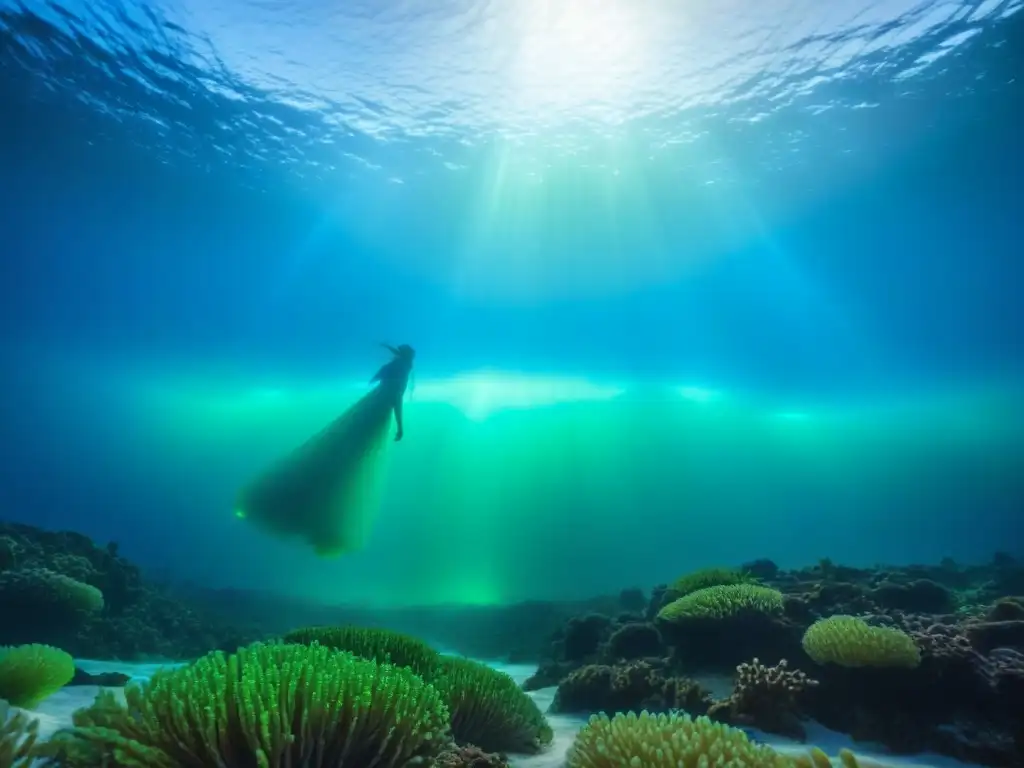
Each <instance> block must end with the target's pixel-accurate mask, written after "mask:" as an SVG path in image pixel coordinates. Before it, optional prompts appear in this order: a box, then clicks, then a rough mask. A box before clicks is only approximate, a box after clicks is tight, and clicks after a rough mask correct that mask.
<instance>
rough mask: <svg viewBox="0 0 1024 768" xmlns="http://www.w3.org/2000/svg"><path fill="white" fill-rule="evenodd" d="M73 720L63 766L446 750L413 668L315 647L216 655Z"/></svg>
mask: <svg viewBox="0 0 1024 768" xmlns="http://www.w3.org/2000/svg"><path fill="white" fill-rule="evenodd" d="M125 696H126V699H127V702H126V703H127V706H124V705H121V704H119V703H118V702H117V701H116V700H115V698H114V696H113V694H112V693H110V692H109V691H105V692H103V693H101V694H100V695H99V696H98V697H97V699H96V702H95V703H94V704H93V705H92V706H91V707H89V708H87V709H82V710H79V711H78V712H76V713H75V715H74V728H73V729H71V730H70V731H68V732H64V733H63V734H61V735H58V737H57V738H55V739H54V740H53V741H51V742H50V743H49V744H47V745H46V747H47V749H48V755H49V756H51V757H53V758H54V759H55V762H56V763H57V764H58V765H63V766H70V767H71V768H78V767H81V768H86V767H87V766H88V767H89V768H95V766H98V765H113V764H116V765H122V766H133V767H134V768H169V767H171V766H185V765H195V766H199V765H210V766H213V765H221V766H241V765H248V766H260V767H262V768H284V766H294V765H306V766H330V765H341V764H342V763H344V764H346V765H376V766H380V767H381V768H398V767H399V766H405V765H407V764H409V763H410V762H420V761H431V760H433V759H435V758H436V757H437V756H438V755H439V754H440V752H441V750H442V749H444V748H445V747H446V746H447V745H448V744H449V743H450V738H449V736H448V710H447V708H446V707H445V705H444V702H443V701H442V700H441V697H440V694H439V693H438V692H437V691H436V690H435V689H434V688H433V687H431V686H430V685H428V684H427V683H425V682H424V681H423V680H422V679H421V678H419V677H417V676H416V675H414V674H413V673H412V672H410V671H409V670H408V669H404V668H401V667H395V666H392V665H389V664H378V663H376V662H374V661H369V660H366V659H360V658H358V657H356V656H354V655H353V654H351V653H347V652H344V651H336V650H332V649H330V648H326V647H324V646H322V645H319V644H316V643H314V644H312V645H309V646H303V645H283V644H262V643H256V644H254V645H251V646H249V647H247V648H243V649H240V650H239V651H238V653H237V654H232V655H230V656H225V655H224V654H223V653H220V652H216V653H212V654H209V655H207V656H204V657H202V658H200V659H199V660H198V661H196V662H194V663H192V664H190V665H188V666H186V667H179V668H176V669H172V670H161V671H158V672H157V673H156V674H155V675H154V676H153V677H152V678H151V680H150V681H149V682H148V683H145V684H143V685H140V686H129V687H128V688H127V689H125Z"/></svg>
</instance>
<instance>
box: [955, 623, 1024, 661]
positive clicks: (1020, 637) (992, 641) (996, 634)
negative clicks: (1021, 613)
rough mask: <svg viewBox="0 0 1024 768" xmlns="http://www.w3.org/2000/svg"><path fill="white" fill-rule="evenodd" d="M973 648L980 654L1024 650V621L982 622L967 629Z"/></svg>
mask: <svg viewBox="0 0 1024 768" xmlns="http://www.w3.org/2000/svg"><path fill="white" fill-rule="evenodd" d="M967 637H969V638H970V640H971V646H972V647H973V648H974V650H976V651H978V652H979V653H989V652H990V651H992V650H994V649H996V648H1014V649H1016V650H1024V621H982V622H979V623H977V624H971V625H969V626H968V627H967Z"/></svg>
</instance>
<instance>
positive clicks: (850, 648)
mask: <svg viewBox="0 0 1024 768" xmlns="http://www.w3.org/2000/svg"><path fill="white" fill-rule="evenodd" d="M803 648H804V651H806V652H807V655H808V656H810V657H811V658H812V659H814V661H816V662H818V663H819V664H829V663H831V664H838V665H839V666H842V667H905V668H912V667H916V666H917V665H918V664H920V663H921V650H920V649H919V648H918V647H917V644H916V643H915V642H914V638H912V637H911V636H910V635H908V634H907V633H906V632H904V631H903V630H900V629H895V628H893V627H873V626H871V625H870V624H868V623H867V622H866V621H864V620H863V619H858V618H857V617H855V616H832V617H830V618H827V619H819V620H818V621H816V622H814V624H812V625H811V626H810V627H808V629H807V631H806V632H805V633H804V637H803Z"/></svg>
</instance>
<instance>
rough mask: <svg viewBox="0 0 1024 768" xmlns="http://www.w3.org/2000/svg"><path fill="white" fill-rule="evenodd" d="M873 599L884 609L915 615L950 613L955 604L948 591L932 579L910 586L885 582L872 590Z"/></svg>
mask: <svg viewBox="0 0 1024 768" xmlns="http://www.w3.org/2000/svg"><path fill="white" fill-rule="evenodd" d="M871 599H872V600H874V601H875V603H876V604H878V605H879V606H880V607H882V608H889V609H895V610H900V611H910V612H913V613H948V612H949V611H951V610H952V609H953V607H954V602H955V601H954V600H953V595H952V593H951V592H950V591H949V590H948V589H946V588H945V587H944V586H942V585H941V584H939V583H938V582H935V581H932V580H931V579H918V580H916V581H912V582H910V583H909V584H895V583H893V582H891V581H885V582H882V583H881V584H879V585H878V586H876V587H875V589H874V590H872V592H871Z"/></svg>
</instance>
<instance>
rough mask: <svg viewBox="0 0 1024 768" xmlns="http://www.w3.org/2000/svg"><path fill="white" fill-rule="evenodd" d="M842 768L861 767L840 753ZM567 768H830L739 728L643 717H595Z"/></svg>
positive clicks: (819, 757)
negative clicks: (782, 750) (755, 738)
mask: <svg viewBox="0 0 1024 768" xmlns="http://www.w3.org/2000/svg"><path fill="white" fill-rule="evenodd" d="M839 760H840V763H841V765H842V766H843V768H860V765H859V763H858V760H857V758H856V757H855V756H854V755H853V753H852V752H850V751H848V750H845V749H844V750H841V751H840V753H839ZM566 765H567V768H626V767H627V766H628V768H831V766H832V761H831V760H830V759H829V758H828V756H827V755H826V754H825V753H824V752H822V751H821V750H820V749H816V748H815V749H811V750H810V751H809V752H808V753H807V754H805V755H795V756H790V755H783V754H780V753H779V752H776V751H775V750H774V749H772V748H771V747H769V746H767V745H764V744H757V743H755V742H753V741H751V740H750V739H749V738H748V737H747V735H746V734H745V733H744V732H743V731H741V730H739V729H738V728H731V727H729V726H727V725H722V724H720V723H714V722H712V721H711V720H709V719H708V718H706V717H698V718H695V719H694V718H690V717H689V716H688V715H652V714H649V713H647V712H641V713H640V714H639V715H637V714H636V713H634V712H630V713H628V714H620V715H616V716H615V717H613V718H611V719H609V718H608V717H606V716H604V715H595V716H594V717H591V718H590V721H589V722H588V723H587V724H586V725H585V726H584V727H583V728H582V729H581V730H580V732H579V733H578V734H577V735H576V739H575V741H574V742H573V744H572V746H571V747H570V748H569V754H568V757H567V760H566Z"/></svg>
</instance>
